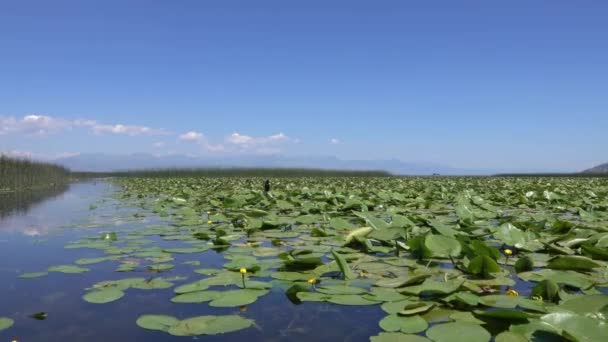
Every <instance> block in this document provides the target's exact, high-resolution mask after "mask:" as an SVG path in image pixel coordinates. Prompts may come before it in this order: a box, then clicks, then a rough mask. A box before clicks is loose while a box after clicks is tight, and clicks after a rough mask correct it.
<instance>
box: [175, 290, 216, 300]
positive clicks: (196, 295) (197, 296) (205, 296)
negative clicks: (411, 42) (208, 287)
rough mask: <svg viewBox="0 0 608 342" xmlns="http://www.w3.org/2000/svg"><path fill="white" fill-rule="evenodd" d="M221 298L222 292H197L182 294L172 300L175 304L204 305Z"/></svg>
mask: <svg viewBox="0 0 608 342" xmlns="http://www.w3.org/2000/svg"><path fill="white" fill-rule="evenodd" d="M220 296H221V292H220V291H197V292H188V293H184V294H180V295H178V296H175V297H173V298H171V301H172V302H173V303H203V302H209V301H212V300H214V299H216V298H219V297H220Z"/></svg>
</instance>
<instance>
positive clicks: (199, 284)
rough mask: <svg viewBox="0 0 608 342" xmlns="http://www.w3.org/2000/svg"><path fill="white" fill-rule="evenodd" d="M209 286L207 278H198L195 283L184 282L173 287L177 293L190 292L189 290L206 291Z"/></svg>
mask: <svg viewBox="0 0 608 342" xmlns="http://www.w3.org/2000/svg"><path fill="white" fill-rule="evenodd" d="M208 288H209V284H207V282H206V279H201V280H197V281H195V282H193V283H189V284H184V285H180V286H178V287H176V288H175V289H173V292H175V293H177V294H182V293H188V292H197V291H204V290H206V289H208Z"/></svg>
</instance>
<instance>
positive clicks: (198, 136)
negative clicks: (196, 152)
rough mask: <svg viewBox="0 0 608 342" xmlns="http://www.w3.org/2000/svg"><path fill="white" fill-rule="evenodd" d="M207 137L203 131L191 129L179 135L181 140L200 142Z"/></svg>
mask: <svg viewBox="0 0 608 342" xmlns="http://www.w3.org/2000/svg"><path fill="white" fill-rule="evenodd" d="M203 139H205V136H204V135H203V133H200V132H195V131H190V132H187V133H184V134H182V135H180V136H179V140H183V141H195V142H200V141H203Z"/></svg>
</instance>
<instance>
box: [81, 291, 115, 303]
mask: <svg viewBox="0 0 608 342" xmlns="http://www.w3.org/2000/svg"><path fill="white" fill-rule="evenodd" d="M124 295H125V293H124V292H122V291H121V290H119V289H116V288H107V289H103V290H94V291H91V292H89V293H87V294H85V295H84V296H82V299H84V300H85V301H87V302H89V303H94V304H105V303H110V302H113V301H115V300H118V299H120V298H122V297H123V296H124Z"/></svg>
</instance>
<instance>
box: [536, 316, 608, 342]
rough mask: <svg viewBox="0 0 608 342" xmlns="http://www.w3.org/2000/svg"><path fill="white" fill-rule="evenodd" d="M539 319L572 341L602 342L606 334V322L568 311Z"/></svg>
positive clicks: (607, 330)
mask: <svg viewBox="0 0 608 342" xmlns="http://www.w3.org/2000/svg"><path fill="white" fill-rule="evenodd" d="M540 319H541V320H542V321H543V322H545V323H548V324H550V325H551V326H553V327H554V328H556V329H557V330H558V331H561V332H562V336H564V337H566V338H568V339H569V340H574V341H581V342H585V341H588V342H592V341H603V340H605V339H606V336H607V334H606V333H607V332H608V329H607V328H606V322H603V321H599V320H596V319H593V318H590V317H587V316H582V315H579V314H576V313H572V312H568V311H558V312H553V313H550V314H547V315H544V316H542V317H541V318H540Z"/></svg>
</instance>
